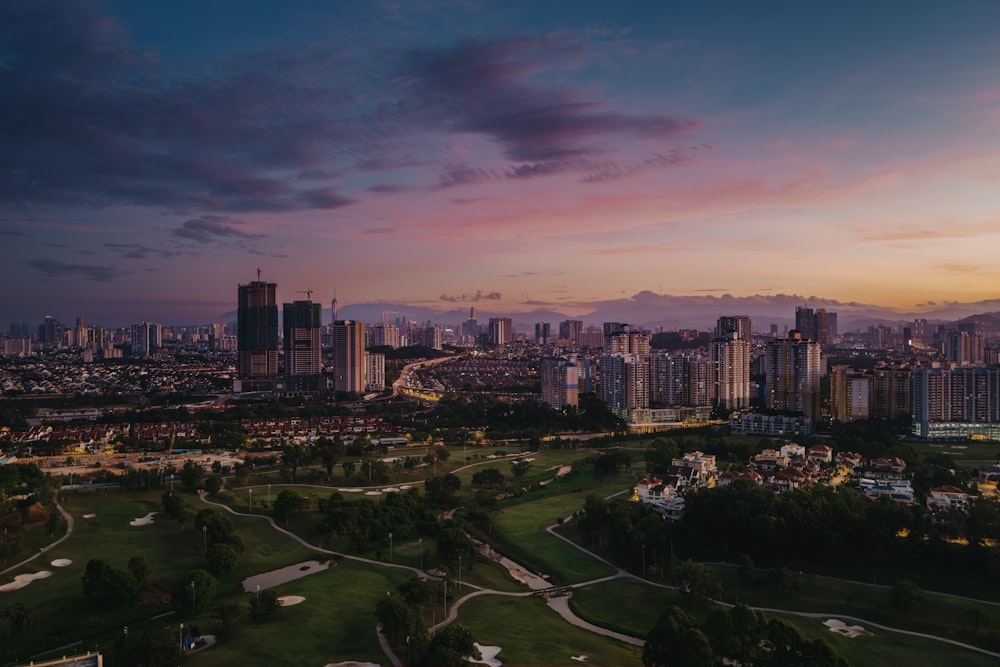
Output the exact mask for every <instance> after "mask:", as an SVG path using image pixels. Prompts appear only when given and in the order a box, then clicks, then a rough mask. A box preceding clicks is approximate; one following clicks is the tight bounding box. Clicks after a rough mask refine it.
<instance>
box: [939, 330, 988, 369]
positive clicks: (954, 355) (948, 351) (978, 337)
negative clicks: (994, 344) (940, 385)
mask: <svg viewBox="0 0 1000 667" xmlns="http://www.w3.org/2000/svg"><path fill="white" fill-rule="evenodd" d="M944 356H945V359H947V360H948V361H951V362H953V363H956V364H981V363H983V361H984V360H985V359H986V341H985V340H984V338H983V334H982V333H981V332H968V331H949V332H948V333H947V336H946V337H945V340H944Z"/></svg>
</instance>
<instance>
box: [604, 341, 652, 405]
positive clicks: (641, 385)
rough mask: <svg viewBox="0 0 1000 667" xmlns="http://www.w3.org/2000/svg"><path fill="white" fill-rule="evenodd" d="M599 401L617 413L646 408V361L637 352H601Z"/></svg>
mask: <svg viewBox="0 0 1000 667" xmlns="http://www.w3.org/2000/svg"><path fill="white" fill-rule="evenodd" d="M601 400H603V401H604V403H605V404H606V405H607V406H608V407H609V408H611V410H613V411H614V412H615V413H616V414H618V415H619V416H622V415H625V414H627V413H628V411H629V410H634V409H636V408H648V407H649V362H648V361H647V360H646V359H645V358H643V357H640V356H639V355H637V354H602V355H601Z"/></svg>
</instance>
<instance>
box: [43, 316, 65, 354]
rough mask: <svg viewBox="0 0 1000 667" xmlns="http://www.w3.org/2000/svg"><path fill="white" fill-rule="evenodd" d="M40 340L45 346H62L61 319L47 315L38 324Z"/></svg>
mask: <svg viewBox="0 0 1000 667" xmlns="http://www.w3.org/2000/svg"><path fill="white" fill-rule="evenodd" d="M38 342H39V343H41V344H42V345H43V346H45V347H60V346H61V345H62V324H60V323H59V320H57V319H56V318H54V317H52V316H51V315H46V316H45V319H44V320H43V321H42V323H41V324H40V325H39V326H38Z"/></svg>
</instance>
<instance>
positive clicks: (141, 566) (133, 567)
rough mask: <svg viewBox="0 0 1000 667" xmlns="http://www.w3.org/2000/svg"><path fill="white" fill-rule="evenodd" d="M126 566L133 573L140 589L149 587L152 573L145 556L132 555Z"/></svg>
mask: <svg viewBox="0 0 1000 667" xmlns="http://www.w3.org/2000/svg"><path fill="white" fill-rule="evenodd" d="M125 567H126V568H128V571H129V572H130V573H131V574H132V577H133V578H134V579H135V583H136V585H137V586H138V587H139V590H145V589H147V588H149V584H150V578H151V574H150V569H149V563H147V562H146V559H145V558H143V557H142V556H132V557H131V558H129V559H128V564H127V565H126V566H125Z"/></svg>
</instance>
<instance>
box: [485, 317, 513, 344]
mask: <svg viewBox="0 0 1000 667" xmlns="http://www.w3.org/2000/svg"><path fill="white" fill-rule="evenodd" d="M489 333H490V344H491V345H493V346H495V347H500V346H501V345H506V344H507V343H510V342H511V341H513V340H514V323H513V322H512V321H511V319H510V318H509V317H491V318H490V321H489Z"/></svg>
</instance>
